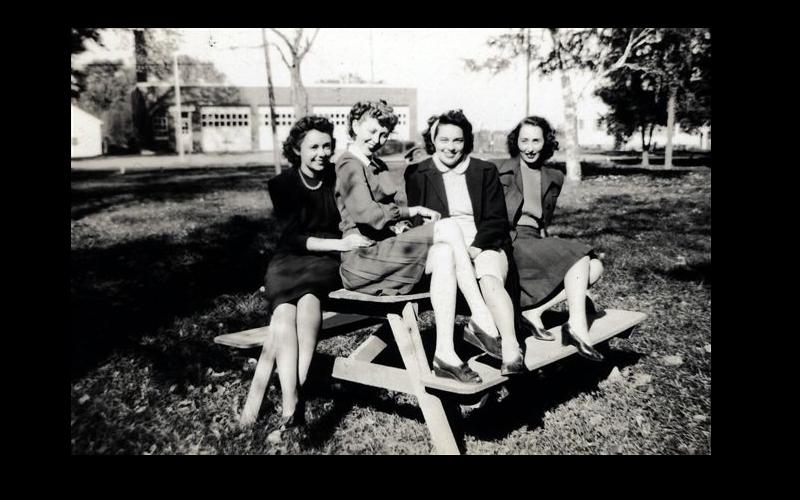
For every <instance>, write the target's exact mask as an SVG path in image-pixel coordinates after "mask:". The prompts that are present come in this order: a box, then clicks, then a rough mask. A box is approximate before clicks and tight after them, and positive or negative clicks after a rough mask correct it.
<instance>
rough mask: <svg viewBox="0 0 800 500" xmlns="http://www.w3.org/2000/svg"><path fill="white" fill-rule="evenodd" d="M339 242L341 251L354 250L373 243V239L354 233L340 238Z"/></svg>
mask: <svg viewBox="0 0 800 500" xmlns="http://www.w3.org/2000/svg"><path fill="white" fill-rule="evenodd" d="M341 242H342V251H343V252H347V251H350V250H355V249H356V248H365V247H369V246H372V245H374V244H375V242H374V241H373V240H371V239H369V238H367V237H366V236H363V235H361V234H356V233H353V234H348V235H347V236H345V237H344V238H342V239H341Z"/></svg>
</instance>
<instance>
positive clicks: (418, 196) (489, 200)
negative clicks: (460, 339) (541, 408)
mask: <svg viewBox="0 0 800 500" xmlns="http://www.w3.org/2000/svg"><path fill="white" fill-rule="evenodd" d="M422 137H423V138H424V139H425V149H426V151H427V152H428V153H429V154H431V155H432V156H431V157H430V158H428V159H426V160H423V161H422V162H420V163H416V164H412V165H409V167H408V168H407V169H406V172H405V180H406V193H407V194H408V201H409V204H420V205H422V206H425V207H428V208H432V209H433V210H436V211H438V212H441V213H442V216H443V217H447V218H449V219H450V220H453V221H455V222H456V224H457V225H458V227H459V229H460V231H461V233H462V237H463V239H462V241H463V245H464V249H466V250H467V253H468V255H469V256H470V259H471V263H472V266H473V272H474V274H475V278H476V279H477V280H478V283H479V284H480V289H481V292H482V294H483V297H484V299H485V300H486V304H487V306H488V307H489V310H490V311H491V314H492V318H493V319H494V321H495V324H496V325H497V328H498V330H499V331H498V333H497V334H496V335H491V336H488V335H480V336H476V335H474V333H473V332H471V331H470V330H469V329H465V330H464V340H466V341H467V342H469V343H471V344H474V345H476V346H477V347H479V348H481V349H483V350H484V351H485V352H486V353H487V354H489V355H491V356H493V357H496V358H499V359H502V360H503V363H502V366H501V369H500V371H501V373H502V374H503V375H511V374H516V373H522V372H524V371H525V365H524V363H523V361H524V359H523V353H522V350H521V349H520V345H519V342H518V340H517V336H516V328H515V326H516V325H515V308H514V303H513V301H512V299H511V296H510V295H509V293H508V291H507V290H506V288H505V285H506V279H507V277H508V275H509V261H508V259H509V258H510V253H511V248H510V246H511V239H510V237H509V230H510V228H509V225H508V221H507V220H506V206H505V200H504V198H503V189H502V187H501V185H500V182H499V180H498V175H497V168H496V167H495V166H494V164H492V163H489V162H487V161H483V160H481V159H478V158H474V157H471V156H470V153H471V152H472V148H473V144H474V136H473V134H472V124H470V122H469V120H468V119H467V117H466V116H464V113H463V112H462V111H461V110H451V111H447V112H445V113H442V114H440V115H435V116H432V117H431V118H430V119H429V120H428V129H427V130H426V131H425V132H423V134H422ZM442 220H448V219H442ZM514 278H515V277H514Z"/></svg>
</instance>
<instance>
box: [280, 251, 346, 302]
mask: <svg viewBox="0 0 800 500" xmlns="http://www.w3.org/2000/svg"><path fill="white" fill-rule="evenodd" d="M265 281H266V284H265V285H266V286H265V288H266V296H267V300H268V301H269V303H270V304H269V313H270V315H272V312H273V311H274V310H275V308H276V307H278V306H279V305H281V304H286V303H292V304H294V303H296V302H297V300H298V299H299V298H300V297H302V296H303V295H306V294H309V293H310V294H312V295H314V296H316V297H317V298H319V299H324V298H325V297H327V296H328V293H329V292H331V291H333V290H338V289H340V288H341V287H342V280H341V278H340V277H339V258H338V255H337V254H335V253H320V254H309V255H294V254H289V253H280V252H279V253H277V254H275V255H274V256H273V257H272V260H270V262H269V266H268V267H267V274H266V277H265Z"/></svg>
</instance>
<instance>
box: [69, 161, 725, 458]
mask: <svg viewBox="0 0 800 500" xmlns="http://www.w3.org/2000/svg"><path fill="white" fill-rule="evenodd" d="M585 172H586V173H587V174H588V175H586V177H585V179H584V182H583V183H581V184H580V185H579V186H577V187H568V188H565V192H564V193H563V194H562V196H561V198H560V199H559V207H558V209H557V212H556V218H555V221H554V222H555V225H554V226H553V227H552V231H551V233H552V234H554V235H559V236H562V237H569V238H577V239H579V240H581V241H584V242H586V243H589V244H591V245H593V246H594V248H595V249H596V251H597V252H599V253H600V254H601V256H602V258H603V262H604V264H605V269H606V270H605V275H604V277H603V278H602V279H601V281H600V282H598V283H597V285H596V286H595V287H594V288H593V290H592V292H593V295H594V297H595V298H596V301H597V302H598V303H599V304H600V305H601V306H603V307H609V308H615V309H628V310H634V311H642V312H645V313H647V314H648V315H649V318H648V319H647V321H646V322H645V323H643V324H642V325H641V326H640V327H639V328H638V329H637V333H635V334H634V335H633V336H632V337H631V338H630V339H629V340H620V339H615V340H612V342H611V350H610V353H609V354H608V356H607V361H606V362H604V363H592V362H589V361H584V360H583V359H581V358H579V357H577V356H572V357H570V358H567V359H566V360H564V361H562V362H559V363H556V364H555V366H551V367H546V368H545V369H544V370H542V371H540V372H538V373H535V374H531V375H527V376H524V377H518V378H517V380H516V381H515V382H514V383H513V384H511V385H510V386H509V387H508V389H503V390H501V391H499V392H496V393H493V394H492V397H491V399H490V404H488V405H487V406H486V407H484V408H482V409H480V410H474V411H471V412H469V413H468V414H467V415H466V417H465V419H464V429H463V430H464V440H465V444H466V451H467V453H470V454H558V453H570V454H619V453H624V454H653V453H663V454H709V453H711V170H710V169H706V168H700V169H683V170H681V169H676V170H675V171H672V172H663V171H658V170H653V171H648V170H644V169H635V168H631V169H627V168H624V167H617V168H613V169H604V168H600V167H594V168H588V169H585ZM269 175H270V174H269V172H268V170H267V169H264V168H238V169H236V168H231V169H211V170H199V169H198V170H192V169H188V170H181V171H163V172H140V173H130V174H128V175H119V174H116V173H97V172H73V175H72V205H71V211H72V221H71V225H72V228H71V229H72V231H71V255H70V259H71V283H70V284H71V297H70V303H71V325H70V331H71V336H72V352H71V441H72V451H73V453H75V454H289V453H292V454H299V453H303V454H373V453H381V454H383V453H393V454H427V453H429V451H430V441H429V437H428V432H427V428H426V426H425V423H424V421H423V419H422V415H421V412H420V411H419V410H418V408H417V406H416V405H415V402H414V401H413V399H412V398H411V397H409V396H405V395H401V394H396V393H390V392H386V391H381V390H377V389H374V390H373V389H370V388H364V387H358V386H354V385H352V384H348V383H339V384H330V383H327V382H325V380H324V379H322V378H321V377H320V376H319V373H320V372H322V371H324V368H325V366H323V365H324V364H325V362H326V361H325V358H320V359H319V362H318V363H316V369H317V371H316V372H313V373H312V374H311V376H310V377H311V379H310V381H309V387H308V397H309V399H310V400H309V404H308V407H309V410H310V412H311V414H312V417H311V418H310V426H309V432H308V434H307V435H305V436H299V437H298V436H288V437H286V438H285V439H283V440H282V441H280V442H277V443H273V442H270V441H269V440H267V435H268V431H267V430H265V427H266V426H268V425H272V424H274V422H275V421H276V420H277V417H276V415H275V414H276V412H277V409H278V406H279V404H280V397H279V388H278V387H277V384H278V381H277V376H276V375H273V379H272V385H271V386H270V388H269V389H268V391H267V394H266V397H265V399H264V404H263V407H262V416H261V417H260V419H259V420H258V422H257V424H256V425H255V426H254V427H253V428H252V429H250V430H240V429H239V428H238V427H237V418H238V414H239V411H240V410H241V408H242V405H243V404H244V400H245V397H246V395H247V389H248V387H249V382H250V377H251V376H252V366H253V364H254V362H253V361H252V358H257V357H258V354H259V351H258V349H254V350H248V351H239V350H235V349H230V348H227V347H224V346H219V345H216V344H214V343H213V341H212V339H213V337H214V336H216V335H219V334H221V333H227V332H233V331H239V330H243V329H247V328H253V327H256V326H262V325H263V324H264V322H265V319H266V318H265V313H264V306H265V301H264V300H263V298H262V296H261V294H260V293H259V292H258V289H259V287H260V286H261V285H262V284H263V282H262V281H263V276H264V273H265V271H266V265H267V261H268V258H269V255H270V252H271V250H272V248H273V246H274V244H275V242H276V240H277V237H278V235H279V231H280V225H279V223H278V221H276V220H275V219H273V218H272V217H271V204H270V200H269V197H268V195H267V193H266V180H267V178H268V177H269ZM424 319H425V321H423V323H424V324H423V332H422V333H423V336H424V337H426V339H430V338H432V337H433V334H434V332H433V329H432V328H431V322H430V319H431V318H430V314H429V313H426V316H424ZM461 320H463V318H460V320H459V321H461ZM371 331H372V329H371V328H367V329H363V330H360V331H358V332H355V333H353V334H350V335H346V336H336V337H330V338H327V339H325V340H323V341H322V342H321V343H320V347H319V351H320V352H324V353H327V354H333V355H339V354H347V353H349V352H350V351H351V350H352V349H353V348H354V347H355V346H356V345H358V343H359V342H360V341H361V340H362V339H363V338H364V337H365V336H366V335H368V334H369V333H370V332H371ZM313 368H314V367H312V370H313Z"/></svg>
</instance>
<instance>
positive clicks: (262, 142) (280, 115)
mask: <svg viewBox="0 0 800 500" xmlns="http://www.w3.org/2000/svg"><path fill="white" fill-rule="evenodd" d="M292 125H294V107H292V106H275V126H276V127H277V129H278V130H277V132H278V149H279V150H280V149H281V148H282V147H283V141H285V140H286V138H287V137H289V130H291V128H292ZM258 149H260V150H262V151H272V126H271V125H270V122H269V107H268V106H260V107H259V108H258Z"/></svg>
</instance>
